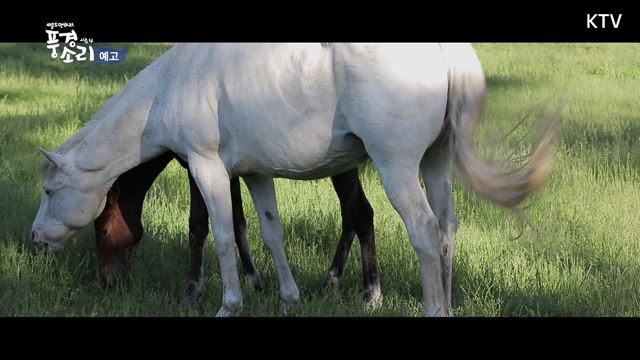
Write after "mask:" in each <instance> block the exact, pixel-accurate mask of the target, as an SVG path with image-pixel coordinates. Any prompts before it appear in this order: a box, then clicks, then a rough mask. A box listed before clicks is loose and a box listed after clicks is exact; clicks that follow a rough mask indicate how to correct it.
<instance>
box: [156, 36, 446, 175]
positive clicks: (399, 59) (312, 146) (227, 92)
mask: <svg viewBox="0 0 640 360" xmlns="http://www.w3.org/2000/svg"><path fill="white" fill-rule="evenodd" d="M171 52H174V53H175V54H173V55H170V56H169V57H171V58H172V64H171V65H170V68H171V71H172V74H171V75H170V76H169V77H167V81H169V82H171V84H170V85H169V84H168V86H167V89H168V90H167V91H166V92H165V93H164V94H163V95H164V96H166V99H165V100H163V101H160V102H159V103H161V104H164V105H163V106H164V107H165V108H164V109H162V111H159V112H158V111H157V110H156V113H162V114H163V115H162V117H163V120H162V122H163V123H164V124H171V123H175V124H177V125H178V126H176V132H175V134H181V136H182V137H183V138H182V139H180V140H181V141H182V143H185V144H186V143H193V142H194V140H195V142H197V143H213V144H209V145H210V146H212V147H215V148H217V149H218V150H219V153H220V154H221V156H222V158H223V159H225V162H226V163H227V167H228V168H229V169H230V170H231V171H232V172H233V173H234V175H242V174H248V173H256V172H257V173H262V174H267V175H270V176H274V177H289V178H296V179H308V178H321V177H326V176H331V175H335V174H338V173H340V172H343V171H345V170H348V169H350V168H353V167H355V166H357V165H358V164H359V163H361V162H362V161H363V160H364V159H366V157H367V153H366V144H367V143H375V142H379V141H382V140H383V139H382V138H385V139H384V141H389V138H390V137H396V138H397V142H398V143H404V144H406V142H407V141H409V139H408V138H407V137H406V136H405V135H406V134H408V133H411V134H412V135H413V136H412V138H415V139H416V141H419V142H420V146H421V147H424V148H425V149H426V148H427V147H428V146H429V145H430V143H432V142H433V141H434V140H435V138H436V137H437V136H438V135H439V133H440V130H441V129H442V125H443V124H444V114H445V109H446V100H447V99H446V94H447V86H448V84H447V75H446V74H447V68H446V64H445V63H444V60H443V58H442V54H441V51H440V47H439V45H437V44H419V45H416V44H211V45H209V44H206V45H205V44H181V45H177V46H176V47H175V48H174V49H172V50H171ZM194 94H195V95H194ZM185 122H189V126H183V125H184V124H185ZM194 129H195V130H194ZM247 129H251V131H247ZM219 134H224V136H222V137H219ZM203 135H204V136H203ZM416 135H418V136H416ZM172 140H176V139H172ZM392 141H393V140H392ZM363 142H364V143H363ZM187 151H188V149H186V148H185V149H183V151H182V152H183V153H184V152H187Z"/></svg>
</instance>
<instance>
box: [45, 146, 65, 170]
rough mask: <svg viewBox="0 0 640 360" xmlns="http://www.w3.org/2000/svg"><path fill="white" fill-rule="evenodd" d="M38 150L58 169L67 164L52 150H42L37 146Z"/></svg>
mask: <svg viewBox="0 0 640 360" xmlns="http://www.w3.org/2000/svg"><path fill="white" fill-rule="evenodd" d="M39 150H40V152H41V153H42V155H44V157H46V158H47V160H49V161H50V162H51V163H52V164H53V165H55V166H56V167H57V168H58V169H61V170H62V169H63V168H64V167H65V166H67V162H66V161H65V160H64V157H63V156H62V155H60V154H58V153H54V152H52V151H47V150H44V149H43V148H39Z"/></svg>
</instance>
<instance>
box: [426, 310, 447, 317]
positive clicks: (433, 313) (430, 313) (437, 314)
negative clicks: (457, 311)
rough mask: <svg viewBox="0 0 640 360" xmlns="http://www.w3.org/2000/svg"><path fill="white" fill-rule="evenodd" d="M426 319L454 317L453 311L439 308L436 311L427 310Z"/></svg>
mask: <svg viewBox="0 0 640 360" xmlns="http://www.w3.org/2000/svg"><path fill="white" fill-rule="evenodd" d="M423 316H424V317H453V310H452V309H449V310H444V309H443V308H438V309H435V310H429V309H425V311H424V314H423Z"/></svg>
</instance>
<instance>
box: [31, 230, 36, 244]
mask: <svg viewBox="0 0 640 360" xmlns="http://www.w3.org/2000/svg"><path fill="white" fill-rule="evenodd" d="M35 240H36V232H35V231H32V232H31V242H33V241H35Z"/></svg>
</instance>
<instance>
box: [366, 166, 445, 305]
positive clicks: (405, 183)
mask: <svg viewBox="0 0 640 360" xmlns="http://www.w3.org/2000/svg"><path fill="white" fill-rule="evenodd" d="M372 158H373V156H372ZM373 161H374V163H375V165H376V167H377V168H378V171H379V172H380V177H381V179H382V183H383V185H384V189H385V191H386V193H387V197H388V198H389V201H390V202H391V204H392V205H393V207H394V208H395V209H396V211H397V212H398V214H400V217H402V220H403V221H404V224H405V226H406V228H407V232H408V234H409V239H410V240H411V243H412V244H413V248H414V249H415V251H416V254H417V255H418V259H419V261H420V271H421V273H422V296H423V301H424V315H425V316H446V315H447V312H446V311H447V310H446V303H445V298H444V288H443V286H442V271H441V267H440V250H439V248H440V247H439V243H440V240H439V239H440V235H439V228H438V219H437V218H436V216H435V214H434V213H433V211H432V210H431V207H430V206H429V203H428V202H427V198H426V196H425V193H424V191H423V190H422V187H421V186H420V177H419V175H418V173H419V159H418V160H417V161H407V159H406V158H405V159H398V161H376V158H373Z"/></svg>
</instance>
